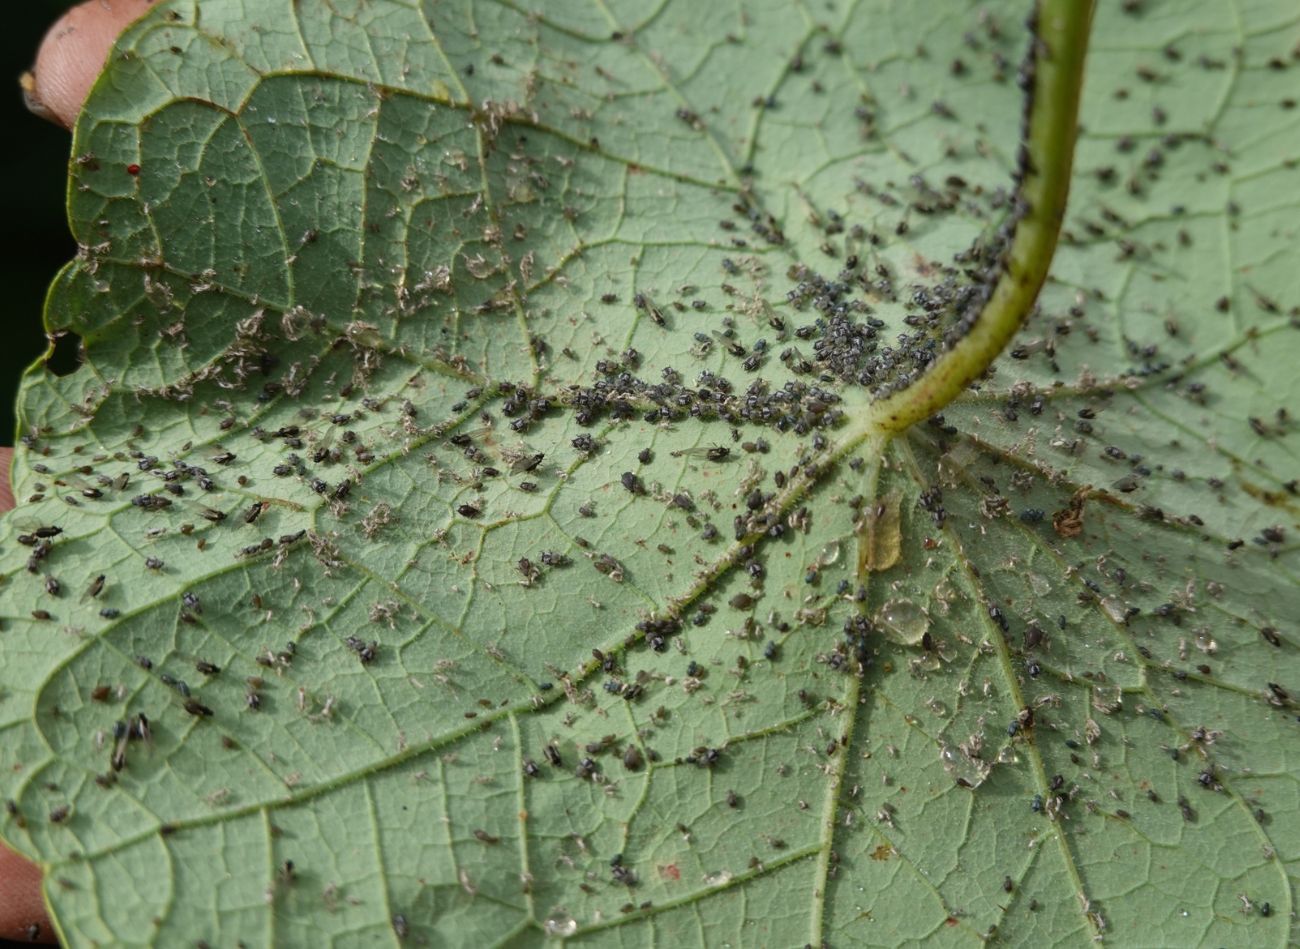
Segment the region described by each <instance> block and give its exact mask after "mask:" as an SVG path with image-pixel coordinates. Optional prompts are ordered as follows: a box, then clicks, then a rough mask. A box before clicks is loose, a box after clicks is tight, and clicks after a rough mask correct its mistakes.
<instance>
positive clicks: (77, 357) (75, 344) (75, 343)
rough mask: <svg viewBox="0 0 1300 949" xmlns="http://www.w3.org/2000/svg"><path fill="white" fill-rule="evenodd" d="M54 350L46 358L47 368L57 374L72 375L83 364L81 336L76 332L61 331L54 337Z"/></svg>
mask: <svg viewBox="0 0 1300 949" xmlns="http://www.w3.org/2000/svg"><path fill="white" fill-rule="evenodd" d="M53 340H54V351H53V352H52V353H50V355H49V358H48V359H46V360H45V368H46V369H48V370H49V371H50V372H52V373H54V374H55V375H56V376H70V375H72V373H74V372H76V371H77V367H78V366H80V365H81V361H82V352H81V337H80V336H78V335H77V334H76V333H60V334H59V335H57V336H55V337H54V338H53Z"/></svg>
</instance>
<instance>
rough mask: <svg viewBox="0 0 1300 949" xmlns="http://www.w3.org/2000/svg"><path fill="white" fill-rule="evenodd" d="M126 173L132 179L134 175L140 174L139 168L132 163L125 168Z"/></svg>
mask: <svg viewBox="0 0 1300 949" xmlns="http://www.w3.org/2000/svg"><path fill="white" fill-rule="evenodd" d="M126 173H127V174H128V175H130V176H131V177H132V178H134V177H135V176H136V175H138V174H140V166H139V165H137V164H136V163H135V162H132V163H131V164H129V165H127V166H126Z"/></svg>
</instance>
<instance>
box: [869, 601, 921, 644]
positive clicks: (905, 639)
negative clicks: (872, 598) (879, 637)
mask: <svg viewBox="0 0 1300 949" xmlns="http://www.w3.org/2000/svg"><path fill="white" fill-rule="evenodd" d="M876 622H877V623H878V624H879V625H880V626H882V627H883V628H884V629H885V631H886V632H887V633H889V634H890V635H891V638H893V639H895V640H897V641H898V642H901V643H903V644H904V645H905V646H915V645H916V644H917V643H919V642H920V641H921V637H923V636H924V635H925V631H926V630H927V629H929V628H930V617H929V616H928V615H927V614H926V612H925V610H924V609H922V608H921V607H920V606H918V605H917V604H915V603H913V602H912V601H911V600H888V601H886V602H885V603H884V604H883V605H882V606H881V607H880V609H879V610H878V611H877V612H876Z"/></svg>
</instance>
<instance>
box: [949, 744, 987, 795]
mask: <svg viewBox="0 0 1300 949" xmlns="http://www.w3.org/2000/svg"><path fill="white" fill-rule="evenodd" d="M939 761H940V763H941V764H942V765H943V770H944V771H947V772H948V774H949V776H950V777H951V778H952V779H953V780H954V781H956V782H957V783H958V784H960V785H961V786H962V787H965V788H977V787H979V786H980V785H981V784H983V783H984V779H985V778H987V777H988V776H989V772H990V771H992V770H993V766H992V765H990V764H989V763H988V762H987V761H981V760H980V759H979V758H974V757H971V756H970V755H967V754H964V753H963V752H962V751H961V749H959V748H954V747H952V746H951V745H940V746H939Z"/></svg>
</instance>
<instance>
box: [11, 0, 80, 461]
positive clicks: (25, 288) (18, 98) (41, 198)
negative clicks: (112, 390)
mask: <svg viewBox="0 0 1300 949" xmlns="http://www.w3.org/2000/svg"><path fill="white" fill-rule="evenodd" d="M69 6H71V3H70V2H69V0H26V2H19V3H12V4H5V11H4V15H5V16H6V17H8V20H7V21H6V23H5V26H4V29H3V31H0V83H5V84H7V87H2V88H3V91H2V92H0V99H3V104H4V114H3V117H0V129H3V130H4V134H3V137H4V140H5V141H7V142H8V143H9V144H8V145H7V146H5V147H4V148H3V149H0V221H3V222H4V224H5V226H6V228H7V230H8V235H7V239H6V240H5V243H6V244H8V245H9V246H10V248H11V249H10V251H9V252H8V253H6V254H3V255H0V287H3V300H4V310H5V313H4V315H3V318H2V319H3V323H2V324H0V332H2V333H3V343H0V411H3V417H0V445H10V444H13V437H14V424H15V422H14V411H13V406H14V397H15V395H16V394H17V392H18V377H19V375H20V374H21V373H22V371H23V369H24V368H26V366H27V365H28V364H29V363H31V361H32V360H33V359H35V358H36V357H37V356H39V355H40V354H41V352H43V351H44V349H45V331H44V329H43V328H42V325H41V308H42V305H43V303H44V300H45V290H46V288H47V287H49V285H50V281H51V280H52V279H53V278H54V274H55V273H56V272H57V271H58V269H59V268H60V267H61V266H63V264H64V263H66V262H67V261H68V260H70V259H71V257H72V255H73V253H74V252H75V251H76V245H75V244H74V243H73V241H72V238H71V236H69V234H68V224H67V214H66V211H65V205H64V189H65V187H66V182H67V166H68V156H69V153H70V149H71V143H70V138H69V135H68V133H67V132H65V131H64V130H63V129H61V128H59V127H58V126H56V125H53V124H51V123H50V122H47V121H46V120H44V119H39V118H37V117H36V116H34V115H32V114H31V113H30V112H28V111H27V109H26V108H25V107H24V106H23V96H22V92H21V91H20V90H19V88H18V77H19V76H21V75H22V73H23V71H24V70H26V69H28V68H29V67H30V66H31V64H32V61H33V60H34V59H35V58H36V48H37V46H38V45H39V44H40V41H41V37H42V36H43V35H44V34H45V31H46V29H47V28H48V27H49V26H50V24H51V23H53V22H54V20H55V19H56V18H57V17H58V15H59V14H60V13H62V12H63V10H65V9H66V8H67V7H69Z"/></svg>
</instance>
